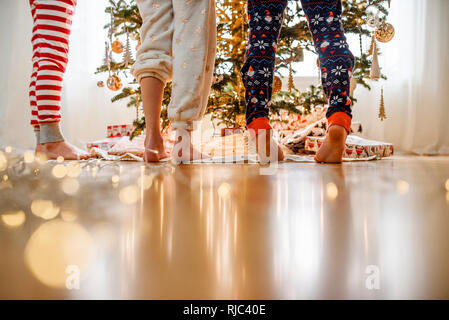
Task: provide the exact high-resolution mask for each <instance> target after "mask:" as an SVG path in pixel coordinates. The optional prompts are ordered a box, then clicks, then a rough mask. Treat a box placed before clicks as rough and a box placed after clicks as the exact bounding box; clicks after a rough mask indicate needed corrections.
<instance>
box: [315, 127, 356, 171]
mask: <svg viewBox="0 0 449 320" xmlns="http://www.w3.org/2000/svg"><path fill="white" fill-rule="evenodd" d="M347 135H348V133H347V132H346V129H345V128H343V127H341V126H338V125H334V126H332V127H330V128H329V131H328V132H327V135H326V138H325V139H324V142H323V145H322V146H321V148H320V149H319V150H318V152H317V154H316V156H315V161H316V162H318V163H341V162H342V160H343V152H344V151H345V142H346V137H347Z"/></svg>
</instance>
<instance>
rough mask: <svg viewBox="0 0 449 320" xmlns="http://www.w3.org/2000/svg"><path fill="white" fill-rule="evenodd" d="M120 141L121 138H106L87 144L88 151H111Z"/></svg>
mask: <svg viewBox="0 0 449 320" xmlns="http://www.w3.org/2000/svg"><path fill="white" fill-rule="evenodd" d="M119 139H120V137H117V138H106V139H102V140H97V141H93V142H89V143H87V144H86V147H87V151H89V152H90V151H91V150H92V149H93V148H98V149H101V150H104V151H106V152H107V151H109V150H110V149H111V148H112V147H114V145H115V144H116V143H117V141H118V140H119Z"/></svg>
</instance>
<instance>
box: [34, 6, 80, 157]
mask: <svg viewBox="0 0 449 320" xmlns="http://www.w3.org/2000/svg"><path fill="white" fill-rule="evenodd" d="M30 5H31V13H32V15H33V19H34V27H33V38H32V42H33V75H32V81H31V85H30V98H31V107H32V124H33V125H34V127H35V129H40V133H39V141H38V145H37V147H36V152H41V153H44V154H45V155H46V156H47V157H49V158H56V157H58V156H63V157H64V158H65V159H67V160H71V159H79V158H86V157H87V154H86V153H85V152H83V151H81V150H79V149H77V148H76V147H74V146H72V145H70V144H68V143H66V142H65V140H64V137H63V136H62V133H61V130H60V127H59V122H60V119H61V112H60V110H61V91H62V79H63V76H64V72H65V68H66V65H67V62H68V49H69V35H70V28H71V24H72V20H71V19H72V15H73V12H74V10H75V6H76V0H30ZM34 104H35V105H34ZM36 109H37V110H36ZM36 111H37V112H36ZM36 117H37V119H36ZM36 120H37V122H38V125H36V124H35V122H36Z"/></svg>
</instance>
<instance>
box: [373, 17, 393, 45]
mask: <svg viewBox="0 0 449 320" xmlns="http://www.w3.org/2000/svg"><path fill="white" fill-rule="evenodd" d="M375 34H376V39H377V40H378V41H380V42H384V43H385V42H389V41H391V39H393V38H394V34H395V30H394V27H393V25H392V24H391V23H388V22H384V23H382V24H381V25H380V26H379V27H377V29H376V31H375Z"/></svg>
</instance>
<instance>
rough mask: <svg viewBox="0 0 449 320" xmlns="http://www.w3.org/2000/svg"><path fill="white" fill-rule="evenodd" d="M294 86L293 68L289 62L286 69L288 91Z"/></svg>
mask: <svg viewBox="0 0 449 320" xmlns="http://www.w3.org/2000/svg"><path fill="white" fill-rule="evenodd" d="M293 89H296V88H295V83H294V82H293V69H292V64H291V62H290V66H289V70H288V92H290V93H291V92H292V91H293Z"/></svg>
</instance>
